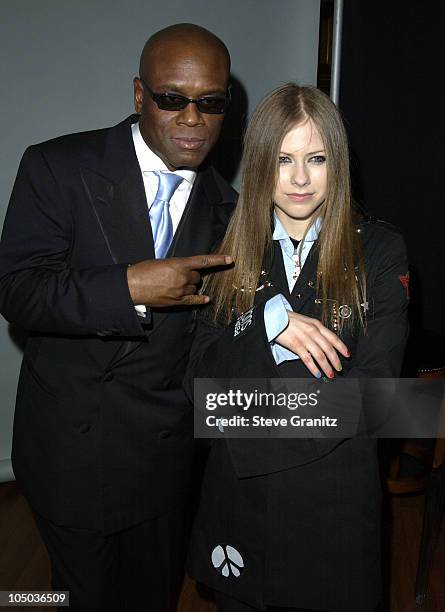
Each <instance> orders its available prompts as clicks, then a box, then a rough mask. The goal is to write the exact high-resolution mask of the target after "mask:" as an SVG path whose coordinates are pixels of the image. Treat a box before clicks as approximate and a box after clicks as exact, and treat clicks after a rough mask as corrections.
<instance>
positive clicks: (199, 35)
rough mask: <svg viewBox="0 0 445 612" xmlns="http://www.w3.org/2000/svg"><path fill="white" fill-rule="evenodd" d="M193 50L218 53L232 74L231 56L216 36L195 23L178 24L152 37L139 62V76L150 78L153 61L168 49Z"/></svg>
mask: <svg viewBox="0 0 445 612" xmlns="http://www.w3.org/2000/svg"><path fill="white" fill-rule="evenodd" d="M178 47H183V48H191V49H194V50H195V51H197V50H202V52H203V53H218V54H220V55H221V57H222V58H224V61H225V62H226V68H227V74H229V72H230V54H229V51H228V49H227V47H226V45H225V44H224V43H223V41H222V40H221V39H220V38H218V37H217V36H216V35H215V34H213V33H212V32H210V31H209V30H206V29H205V28H202V27H201V26H198V25H195V24H193V23H177V24H175V25H172V26H168V27H167V28H164V29H163V30H159V32H156V33H155V34H153V36H151V37H150V38H149V39H148V40H147V42H146V43H145V45H144V48H143V49H142V53H141V59H140V61H139V74H140V75H141V76H143V77H144V78H149V71H150V67H151V64H152V62H153V61H156V59H157V57H159V55H160V54H162V53H163V51H164V50H165V49H166V48H169V49H172V48H178Z"/></svg>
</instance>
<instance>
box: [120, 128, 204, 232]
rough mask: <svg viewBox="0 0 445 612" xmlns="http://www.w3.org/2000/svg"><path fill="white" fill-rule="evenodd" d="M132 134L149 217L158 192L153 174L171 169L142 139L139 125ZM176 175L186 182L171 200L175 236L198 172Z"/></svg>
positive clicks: (156, 180) (156, 178)
mask: <svg viewBox="0 0 445 612" xmlns="http://www.w3.org/2000/svg"><path fill="white" fill-rule="evenodd" d="M131 132H132V135H133V143H134V149H135V151H136V157H137V158H138V162H139V167H140V169H141V172H142V178H143V180H144V187H145V195H146V197H147V215H148V210H149V209H150V206H151V205H152V204H153V202H154V199H155V197H156V193H157V191H158V177H157V176H156V175H155V174H153V172H154V171H159V170H161V171H164V172H169V169H168V168H167V166H166V165H165V164H164V162H163V161H162V159H161V158H160V157H158V156H157V155H156V153H153V151H152V150H151V149H150V148H149V147H148V145H147V143H146V142H145V140H144V139H143V138H142V134H141V131H140V129H139V123H133V125H132V126H131ZM174 174H177V175H178V176H181V177H182V178H183V179H184V180H183V181H182V183H181V184H180V185H179V186H178V188H177V189H176V190H175V193H174V194H173V196H172V198H171V200H170V214H171V218H172V223H173V235H175V232H176V230H177V228H178V225H179V222H180V220H181V217H182V214H183V212H184V210H185V207H186V204H187V201H188V199H189V196H190V192H191V190H192V187H193V183H194V182H195V178H196V172H195V171H194V170H176V171H175V172H174Z"/></svg>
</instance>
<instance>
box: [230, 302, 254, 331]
mask: <svg viewBox="0 0 445 612" xmlns="http://www.w3.org/2000/svg"><path fill="white" fill-rule="evenodd" d="M253 311H254V308H251V309H250V310H248V311H247V312H243V314H242V315H241V316H240V317H238V319H237V320H236V323H235V329H234V330H233V337H234V338H236V337H237V336H239V335H240V334H242V333H243V332H244V331H246V329H247V328H248V327H249V326H250V325H252V323H253Z"/></svg>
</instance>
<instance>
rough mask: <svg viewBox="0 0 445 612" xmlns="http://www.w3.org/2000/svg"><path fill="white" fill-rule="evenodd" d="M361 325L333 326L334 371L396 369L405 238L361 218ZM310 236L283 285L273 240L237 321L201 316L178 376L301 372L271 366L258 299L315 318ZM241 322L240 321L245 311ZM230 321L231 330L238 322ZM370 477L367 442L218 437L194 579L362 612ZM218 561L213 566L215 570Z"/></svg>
mask: <svg viewBox="0 0 445 612" xmlns="http://www.w3.org/2000/svg"><path fill="white" fill-rule="evenodd" d="M358 229H359V231H360V232H361V234H362V237H363V249H364V255H365V269H366V281H367V293H368V302H369V303H368V306H369V309H368V311H367V326H366V331H363V330H361V331H358V332H356V333H354V332H348V333H344V334H342V336H341V337H342V340H343V341H344V342H345V344H346V345H347V346H348V348H349V350H350V352H351V358H350V359H343V358H342V357H341V361H342V365H343V372H344V374H343V375H344V376H347V377H356V378H361V379H363V378H371V377H372V378H385V377H395V376H398V375H399V371H400V367H401V363H402V358H403V352H404V346H405V342H406V338H407V333H408V326H407V293H406V289H405V287H404V284H403V282H402V280H401V278H402V279H403V278H404V277H405V275H406V274H407V270H408V268H407V260H406V251H405V247H404V243H403V240H402V238H401V237H400V235H399V234H398V233H397V231H396V230H394V228H392V226H390V225H388V224H385V223H382V222H365V223H363V225H362V226H361V227H360V228H358ZM316 268H317V249H316V244H315V245H314V247H313V248H312V249H311V253H310V256H309V257H308V259H307V261H306V263H305V265H304V267H303V270H302V272H301V274H300V277H299V278H298V280H297V283H296V285H295V287H294V289H293V291H292V293H291V294H289V289H288V284H287V280H286V275H285V271H284V265H283V261H282V254H281V249H280V246H279V244H278V243H277V244H275V246H274V257H273V261H272V264H271V266H270V268H269V269H268V270H267V271H268V272H269V276H270V280H271V282H272V285H273V287H272V288H270V289H269V290H267V291H266V290H265V291H259V292H257V295H256V301H255V306H254V310H253V313H252V314H253V316H252V317H249V318H248V321H247V325H246V324H245V325H243V326H240V322H239V321H238V331H239V333H235V327H236V326H237V322H236V321H234V322H233V323H232V324H231V325H230V326H227V327H225V328H223V327H215V326H214V325H211V324H209V323H207V322H205V321H201V322H200V323H199V330H198V333H197V336H196V339H195V343H194V346H193V349H192V353H191V361H190V367H189V373H188V377H187V379H186V383H187V385H188V389H189V393H191V385H192V382H193V378H194V377H200V378H234V379H236V378H263V377H264V378H280V377H284V378H305V377H311V376H312V375H311V374H310V373H309V372H308V371H307V369H306V367H305V366H304V364H303V363H302V362H301V361H300V360H297V361H290V362H284V363H283V364H281V365H279V366H277V365H276V363H275V361H274V358H273V356H272V352H271V349H270V346H269V343H268V341H267V337H266V331H265V325H264V316H263V310H264V303H265V301H266V300H267V299H268V298H270V297H271V295H272V294H273V293H278V292H279V293H282V294H283V295H284V296H285V297H286V298H287V299H288V300H289V301H290V303H291V305H292V307H293V309H294V311H295V312H300V313H302V314H305V315H308V316H311V317H315V318H320V305H319V304H317V295H316V288H315V287H316V282H315V280H316ZM244 322H245V323H246V321H245V320H244ZM240 330H241V331H240ZM227 545H229V546H232V547H233V548H235V549H236V550H237V551H238V552H239V553H240V554H241V557H242V559H243V567H242V568H240V570H239V576H237V575H235V574H236V573H237V570H236V568H235V573H233V572H231V571H229V572H228V575H227V576H225V575H224V573H226V574H227V570H225V572H222V569H223V567H224V565H225V564H224V563H223V564H222V565H220V566H219V565H218V563H216V565H217V567H216V568H215V567H214V565H215V563H213V562H212V551H215V550H216V552H215V553H214V555H216V557H218V556H220V554H221V550H226V551H227V549H226V548H225V547H226V546H227ZM218 546H221V547H222V548H219V549H218V548H217V547H218ZM380 565H381V564H380V482H379V471H378V462H377V454H376V441H375V440H371V439H363V438H362V439H359V438H354V439H344V440H341V439H335V438H324V439H323V438H311V439H227V440H218V441H214V442H213V444H212V448H211V452H210V458H209V463H208V466H207V470H206V475H205V479H204V485H203V491H202V499H201V506H200V510H199V513H198V517H197V520H196V524H195V528H194V534H193V538H192V545H191V551H190V562H189V569H190V573H191V575H192V576H193V577H194V578H196V579H197V580H199V581H201V582H203V583H205V584H207V585H209V586H210V587H212V588H214V589H215V590H218V591H222V592H225V593H227V594H228V595H230V596H231V597H234V598H236V599H239V600H240V601H243V602H247V603H248V604H250V605H252V606H254V607H257V608H259V609H265V607H266V606H283V607H297V608H309V609H314V610H329V611H331V612H345V611H350V610H354V612H368V611H369V612H371V611H373V610H375V607H376V606H377V604H378V602H379V599H380V593H381V575H380V574H381V570H380ZM218 567H219V569H218Z"/></svg>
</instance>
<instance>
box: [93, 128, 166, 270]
mask: <svg viewBox="0 0 445 612" xmlns="http://www.w3.org/2000/svg"><path fill="white" fill-rule="evenodd" d="M133 118H135V116H133V117H131V118H129V119H126V120H125V121H124V122H122V123H120V124H119V125H117V126H116V127H114V128H111V129H110V131H109V136H108V141H107V145H106V149H105V153H104V158H103V160H102V164H101V166H100V168H99V172H98V171H96V170H92V169H90V168H82V169H81V175H82V180H83V183H84V185H85V188H86V191H87V194H88V197H89V199H90V202H91V205H92V207H93V209H94V211H95V214H96V216H97V219H98V222H99V225H100V227H101V229H102V233H103V235H104V238H105V241H106V243H107V246H108V249H109V251H110V255H111V257H112V259H113V261H114V262H115V263H134V262H137V261H142V260H144V259H152V258H153V257H154V247H153V236H152V232H151V226H150V219H149V215H148V209H147V200H146V196H145V189H144V183H143V179H142V174H141V171H140V168H139V164H138V161H137V157H136V153H135V150H134V146H133V140H132V137H131V128H130V126H131V121H132V119H133Z"/></svg>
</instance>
